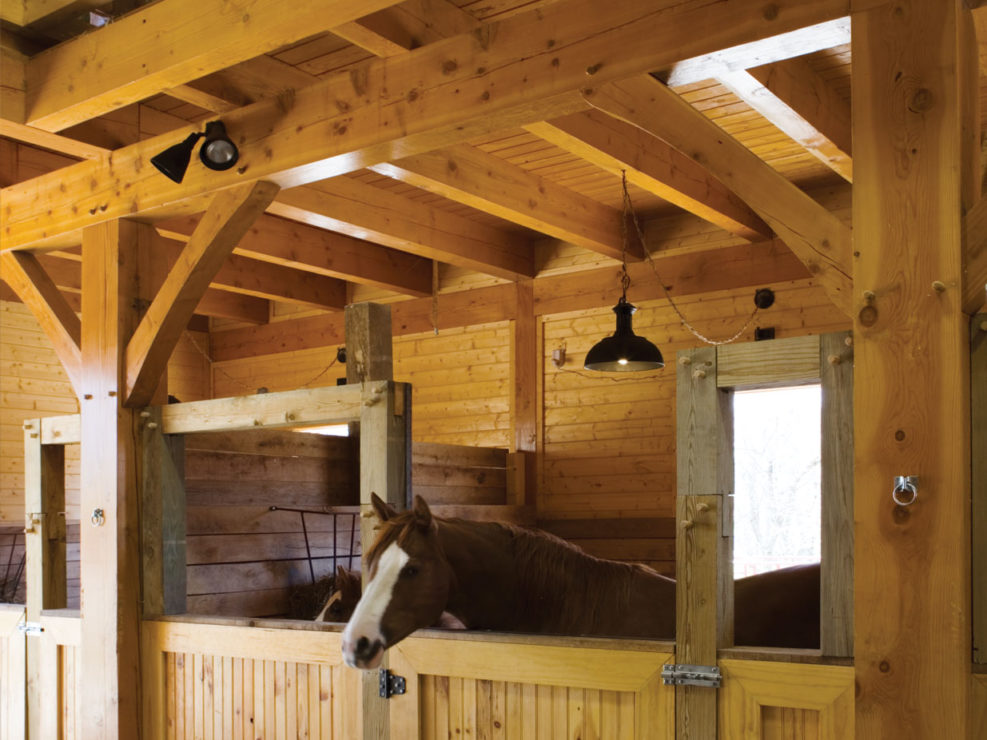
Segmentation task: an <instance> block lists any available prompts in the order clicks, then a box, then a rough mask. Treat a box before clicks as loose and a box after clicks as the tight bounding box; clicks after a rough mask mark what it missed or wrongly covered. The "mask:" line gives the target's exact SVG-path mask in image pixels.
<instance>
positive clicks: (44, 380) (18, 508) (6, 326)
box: [0, 301, 79, 526]
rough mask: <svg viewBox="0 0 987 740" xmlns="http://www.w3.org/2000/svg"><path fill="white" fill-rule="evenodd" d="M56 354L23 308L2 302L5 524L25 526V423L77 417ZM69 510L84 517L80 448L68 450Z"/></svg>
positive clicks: (0, 467) (0, 433) (0, 460)
mask: <svg viewBox="0 0 987 740" xmlns="http://www.w3.org/2000/svg"><path fill="white" fill-rule="evenodd" d="M78 412H79V402H78V400H77V399H76V397H75V393H74V392H73V390H72V386H71V384H70V383H69V380H68V377H67V376H66V375H65V371H64V370H62V366H61V363H60V362H59V361H58V357H57V356H56V355H55V350H54V349H53V348H52V346H51V342H49V341H48V337H47V336H46V335H45V333H44V331H42V329H41V327H40V326H39V325H38V322H37V321H35V319H34V316H33V315H32V314H31V312H30V311H29V310H28V309H27V307H25V306H24V305H23V304H22V303H15V302H13V301H0V522H11V523H13V524H17V525H20V526H23V525H24V420H25V419H37V418H40V417H43V416H57V415H61V414H76V413H78ZM65 452H66V454H65V475H66V485H65V506H66V509H67V511H68V516H69V518H70V519H78V518H79V446H78V445H69V447H68V449H67V450H66V451H65Z"/></svg>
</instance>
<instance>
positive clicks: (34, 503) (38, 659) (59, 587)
mask: <svg viewBox="0 0 987 740" xmlns="http://www.w3.org/2000/svg"><path fill="white" fill-rule="evenodd" d="M24 548H25V552H26V555H27V568H26V570H27V573H26V580H27V604H26V609H25V619H26V620H27V621H28V622H34V623H37V622H39V621H40V619H41V611H42V610H43V609H63V608H64V607H65V605H66V603H67V602H66V598H67V591H66V571H65V448H64V447H63V446H62V445H44V444H42V439H41V420H40V419H34V420H32V421H28V422H25V424H24ZM41 653H42V644H41V641H40V640H38V639H31V640H29V641H28V642H27V727H28V737H30V738H38V737H43V736H45V735H44V732H43V728H44V719H45V715H46V714H49V715H50V714H51V711H50V704H49V701H50V699H48V698H47V697H45V696H44V692H43V686H42V673H43V661H42V655H41ZM45 729H47V728H45Z"/></svg>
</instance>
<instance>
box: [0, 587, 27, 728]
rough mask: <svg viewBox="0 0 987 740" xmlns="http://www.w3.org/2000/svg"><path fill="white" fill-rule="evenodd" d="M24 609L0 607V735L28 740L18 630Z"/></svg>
mask: <svg viewBox="0 0 987 740" xmlns="http://www.w3.org/2000/svg"><path fill="white" fill-rule="evenodd" d="M23 621H24V607H23V606H21V605H19V604H0V736H2V737H4V738H9V739H10V740H23V739H24V738H25V737H27V714H26V710H27V680H26V677H27V650H26V640H27V637H26V636H25V635H24V633H23V632H21V631H20V630H18V629H17V627H18V625H19V624H21V623H22V622H23Z"/></svg>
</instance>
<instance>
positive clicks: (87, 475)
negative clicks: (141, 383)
mask: <svg viewBox="0 0 987 740" xmlns="http://www.w3.org/2000/svg"><path fill="white" fill-rule="evenodd" d="M143 228H149V227H145V226H142V225H138V224H134V223H131V222H127V221H110V222H107V223H104V224H100V225H99V226H93V227H89V228H87V229H85V230H84V231H83V237H82V287H83V291H82V345H81V349H82V359H83V363H82V364H83V372H82V376H83V387H82V389H81V397H80V406H81V438H82V465H81V476H80V489H81V490H80V510H81V520H82V526H81V537H80V548H81V563H80V578H81V584H82V603H81V607H82V625H81V644H80V647H79V657H80V661H81V665H82V666H84V670H85V678H84V680H83V681H81V682H80V686H79V720H80V730H79V734H80V736H82V737H85V738H87V739H88V738H91V739H92V740H104V739H105V740H111V739H112V740H117V739H119V740H123V739H125V738H127V739H129V738H135V737H138V731H139V730H138V725H139V718H140V709H139V707H140V698H141V686H140V675H141V674H140V670H139V646H138V635H139V628H140V619H139V617H140V615H139V604H138V602H139V598H140V596H139V579H140V557H139V554H138V553H139V545H140V537H139V533H138V525H137V495H138V494H137V488H138V487H137V460H136V456H137V453H136V450H135V440H136V438H137V434H136V432H137V429H136V423H135V421H136V420H135V418H134V417H135V412H134V411H133V410H131V409H127V408H124V407H123V406H122V403H121V401H122V394H121V383H122V368H123V357H124V350H125V348H126V343H127V340H128V338H129V337H130V335H131V333H132V331H133V328H134V326H135V325H136V323H137V312H136V310H135V308H134V307H135V306H136V305H138V298H139V293H138V287H137V268H136V263H137V255H136V253H137V243H138V235H139V232H140V230H141V229H143Z"/></svg>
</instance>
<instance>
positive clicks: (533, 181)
mask: <svg viewBox="0 0 987 740" xmlns="http://www.w3.org/2000/svg"><path fill="white" fill-rule="evenodd" d="M371 169H372V170H374V171H375V172H378V173H380V174H382V175H387V176H388V177H393V178H394V179H396V180H401V181H402V182H406V183H408V184H410V185H414V186H415V187H419V188H422V189H423V190H427V191H429V192H430V193H436V194H437V195H441V196H443V197H445V198H448V199H450V200H454V201H456V202H457V203H463V204H465V205H468V206H470V207H472V208H476V209H477V210H480V211H484V212H486V213H491V214H493V215H495V216H499V217H500V218H503V219H505V220H507V221H513V222H514V223H517V224H521V225H523V226H527V227H528V228H529V229H534V230H535V231H540V232H542V233H544V234H548V235H549V236H554V237H556V238H558V239H563V240H566V241H570V242H572V243H573V244H578V245H579V246H581V247H585V248H586V249H590V250H592V251H594V252H599V253H600V254H604V255H606V256H608V257H613V258H614V259H620V257H621V244H622V240H621V218H622V216H621V212H620V211H618V210H616V209H614V208H610V207H609V206H605V205H602V204H601V203H599V202H598V201H595V200H593V199H592V198H587V197H585V196H583V195H580V194H578V193H576V192H574V191H572V190H569V189H568V188H564V187H562V186H560V185H556V184H555V183H553V182H551V181H550V180H546V179H545V178H543V177H540V176H538V175H536V174H533V173H531V172H527V171H526V170H524V169H522V168H521V167H518V166H517V165H514V164H511V163H510V162H508V161H506V160H504V159H501V158H499V157H495V156H493V155H492V154H487V153H486V152H483V151H481V150H480V149H477V148H476V147H472V146H469V145H468V144H458V145H456V146H454V147H450V148H448V149H442V150H440V151H436V152H430V153H427V154H418V155H416V156H414V157H407V158H405V159H402V160H399V161H397V162H394V163H386V164H380V165H375V166H374V167H371ZM628 251H629V253H630V256H631V257H632V258H634V259H641V258H642V257H643V253H642V252H641V249H640V246H638V245H637V244H636V243H635V244H634V245H633V246H632V248H629V249H628Z"/></svg>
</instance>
